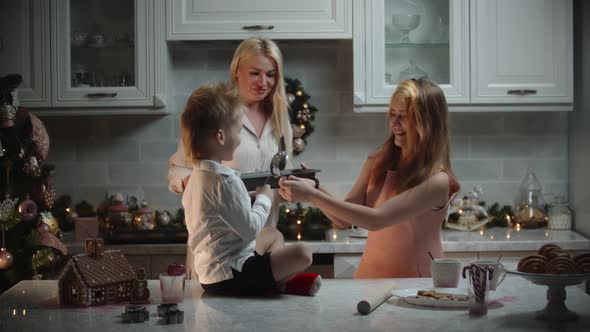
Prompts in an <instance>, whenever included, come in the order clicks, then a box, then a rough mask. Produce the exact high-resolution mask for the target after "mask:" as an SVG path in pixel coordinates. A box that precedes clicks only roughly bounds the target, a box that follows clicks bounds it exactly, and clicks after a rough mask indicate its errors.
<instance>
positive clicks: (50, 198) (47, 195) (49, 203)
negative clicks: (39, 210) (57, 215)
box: [43, 186, 55, 209]
mask: <svg viewBox="0 0 590 332" xmlns="http://www.w3.org/2000/svg"><path fill="white" fill-rule="evenodd" d="M43 203H45V206H46V207H47V209H51V208H52V207H53V203H55V189H53V188H51V187H49V186H47V188H46V189H45V192H44V193H43Z"/></svg>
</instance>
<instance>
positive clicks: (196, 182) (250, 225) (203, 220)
mask: <svg viewBox="0 0 590 332" xmlns="http://www.w3.org/2000/svg"><path fill="white" fill-rule="evenodd" d="M271 204H272V202H271V200H270V199H269V198H268V197H267V196H265V195H257V196H256V200H255V202H254V204H253V205H251V201H250V196H249V195H248V191H247V190H246V186H245V185H244V183H243V182H242V180H241V179H240V175H239V173H238V172H236V171H234V170H232V169H231V168H228V167H226V166H223V165H222V164H219V163H217V162H214V161H211V160H201V161H200V162H199V163H198V165H195V167H194V168H193V171H192V173H191V176H190V179H189V181H188V183H187V185H186V188H185V190H184V194H183V196H182V205H183V206H184V211H185V220H186V227H187V229H188V234H189V237H188V247H189V249H190V250H191V252H192V254H193V255H194V260H193V262H194V265H193V268H194V270H195V271H196V273H197V275H198V277H199V282H200V283H203V284H211V283H215V282H220V281H223V280H227V279H231V278H233V273H232V270H231V269H232V268H234V269H235V270H237V271H240V272H241V271H242V266H243V265H244V262H245V261H246V259H248V257H250V256H252V254H253V252H254V248H255V242H254V240H255V239H256V234H258V232H259V231H260V229H261V228H262V227H263V226H264V223H265V221H266V218H268V215H269V213H270V207H271Z"/></svg>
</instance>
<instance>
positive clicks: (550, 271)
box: [506, 243, 590, 321]
mask: <svg viewBox="0 0 590 332" xmlns="http://www.w3.org/2000/svg"><path fill="white" fill-rule="evenodd" d="M506 273H509V274H514V275H519V276H521V277H523V278H525V279H527V280H528V281H530V282H532V283H533V284H536V285H543V286H547V287H549V290H548V291H547V300H548V304H547V306H546V307H545V308H544V309H542V310H539V311H537V318H539V319H543V320H550V321H568V320H574V319H577V317H578V316H577V314H576V313H574V312H572V311H570V310H569V309H567V307H566V306H565V300H566V294H567V293H566V292H565V287H566V286H573V285H577V284H579V283H581V282H584V281H586V280H590V253H585V254H578V255H572V254H571V253H570V252H568V251H567V250H564V249H562V248H560V247H559V246H558V245H556V244H552V243H550V244H545V245H543V246H542V247H541V248H540V249H539V250H538V251H537V253H536V254H533V255H529V256H525V257H523V258H521V259H520V261H519V262H518V265H517V267H516V271H510V270H506Z"/></svg>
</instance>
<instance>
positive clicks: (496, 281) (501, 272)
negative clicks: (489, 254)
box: [471, 259, 506, 291]
mask: <svg viewBox="0 0 590 332" xmlns="http://www.w3.org/2000/svg"><path fill="white" fill-rule="evenodd" d="M471 264H475V265H479V266H481V267H486V266H489V267H490V268H492V269H493V270H494V275H493V276H492V280H491V281H490V290H491V291H495V290H496V288H497V287H498V286H500V284H501V283H502V281H504V278H506V269H504V265H502V263H500V262H498V261H497V260H493V259H478V260H475V261H473V262H471Z"/></svg>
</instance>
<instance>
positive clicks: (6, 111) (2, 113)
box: [0, 104, 16, 128]
mask: <svg viewBox="0 0 590 332" xmlns="http://www.w3.org/2000/svg"><path fill="white" fill-rule="evenodd" d="M15 119H16V108H15V107H14V106H12V105H9V104H3V105H0V127H2V128H10V127H12V126H14V120H15Z"/></svg>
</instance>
